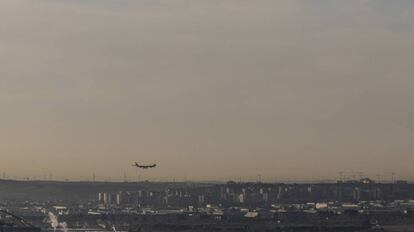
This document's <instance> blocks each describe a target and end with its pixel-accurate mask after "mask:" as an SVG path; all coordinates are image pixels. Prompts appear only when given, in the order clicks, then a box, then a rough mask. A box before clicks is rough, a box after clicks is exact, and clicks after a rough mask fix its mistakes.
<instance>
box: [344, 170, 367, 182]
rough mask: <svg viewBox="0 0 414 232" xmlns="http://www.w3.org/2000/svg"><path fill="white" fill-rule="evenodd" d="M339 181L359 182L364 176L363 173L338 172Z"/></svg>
mask: <svg viewBox="0 0 414 232" xmlns="http://www.w3.org/2000/svg"><path fill="white" fill-rule="evenodd" d="M338 174H339V179H340V180H341V181H346V180H361V179H362V177H363V176H364V173H363V172H348V171H347V172H339V173H338Z"/></svg>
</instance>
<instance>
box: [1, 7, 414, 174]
mask: <svg viewBox="0 0 414 232" xmlns="http://www.w3.org/2000/svg"><path fill="white" fill-rule="evenodd" d="M0 106H1V107H0V158H1V160H0V161H1V162H0V173H2V172H6V174H7V175H8V176H10V177H14V176H15V177H19V178H22V177H25V176H31V177H33V176H36V177H37V178H40V177H43V175H44V174H45V173H49V172H52V173H53V174H54V177H55V178H60V179H63V178H70V179H87V178H91V176H92V173H96V176H97V179H102V180H103V179H108V180H121V179H122V178H123V173H124V172H126V174H127V175H128V177H129V178H130V179H133V178H134V179H136V176H137V172H136V170H135V169H133V168H132V167H131V162H133V161H138V162H143V163H152V162H156V163H158V164H159V168H158V169H156V170H151V171H148V172H143V173H141V175H142V176H143V178H150V179H153V178H157V179H163V180H171V179H172V178H176V179H180V180H181V179H182V178H184V176H186V177H187V179H191V180H211V179H223V178H224V179H226V180H228V179H238V177H239V176H241V177H242V178H243V179H244V180H248V179H249V180H253V179H255V178H256V175H257V174H258V173H260V174H261V175H262V176H263V179H265V180H278V179H287V178H291V179H326V178H328V179H331V178H336V177H337V173H338V172H339V171H363V172H365V173H366V174H368V175H371V176H373V177H375V175H376V174H377V173H385V172H390V171H395V172H397V174H398V176H399V177H401V178H407V179H414V168H413V163H414V1H412V0H392V1H391V0H303V1H300V0H285V1H284V0H277V1H276V0H253V1H252V0H1V1H0ZM384 175H385V174H384Z"/></svg>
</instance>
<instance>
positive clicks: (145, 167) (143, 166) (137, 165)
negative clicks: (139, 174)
mask: <svg viewBox="0 0 414 232" xmlns="http://www.w3.org/2000/svg"><path fill="white" fill-rule="evenodd" d="M132 166H134V167H137V168H142V169H148V168H155V167H157V165H156V164H151V165H140V164H138V163H137V162H135V164H133V165H132Z"/></svg>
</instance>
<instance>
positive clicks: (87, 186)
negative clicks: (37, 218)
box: [0, 180, 187, 201]
mask: <svg viewBox="0 0 414 232" xmlns="http://www.w3.org/2000/svg"><path fill="white" fill-rule="evenodd" d="M184 185H187V184H186V183H167V182H139V183H137V182H128V183H122V182H59V181H14V180H0V199H1V200H17V201H22V200H31V201H47V200H54V201H56V200H80V199H82V200H92V199H97V197H98V193H99V192H113V193H115V192H118V191H138V190H140V189H153V190H159V189H165V188H168V187H180V186H184Z"/></svg>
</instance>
